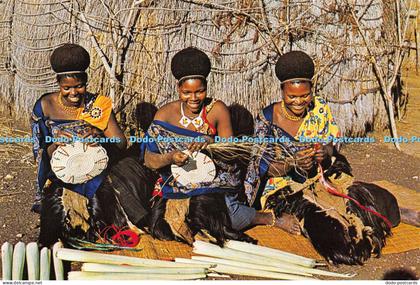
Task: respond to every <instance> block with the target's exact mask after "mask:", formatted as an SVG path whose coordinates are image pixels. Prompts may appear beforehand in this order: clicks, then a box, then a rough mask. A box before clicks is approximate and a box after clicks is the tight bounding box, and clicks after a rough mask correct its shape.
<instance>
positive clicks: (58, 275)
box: [53, 242, 64, 280]
mask: <svg viewBox="0 0 420 285" xmlns="http://www.w3.org/2000/svg"><path fill="white" fill-rule="evenodd" d="M61 248H63V244H62V243H61V242H56V243H55V244H54V246H53V263H54V273H55V280H64V266H63V261H61V259H59V258H58V256H57V253H58V250H60V249H61Z"/></svg>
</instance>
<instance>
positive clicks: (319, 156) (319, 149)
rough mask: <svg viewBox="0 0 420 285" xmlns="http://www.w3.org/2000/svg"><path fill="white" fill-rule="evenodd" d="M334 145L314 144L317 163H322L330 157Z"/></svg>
mask: <svg viewBox="0 0 420 285" xmlns="http://www.w3.org/2000/svg"><path fill="white" fill-rule="evenodd" d="M333 148H334V146H333V145H332V144H327V145H322V144H315V147H314V150H315V156H314V157H315V161H316V162H317V163H322V162H323V161H324V160H326V159H328V158H330V157H331V156H332V153H333Z"/></svg>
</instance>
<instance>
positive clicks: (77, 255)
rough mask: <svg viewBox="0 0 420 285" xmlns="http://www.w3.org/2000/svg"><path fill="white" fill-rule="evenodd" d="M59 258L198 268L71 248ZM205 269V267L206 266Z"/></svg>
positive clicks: (63, 250)
mask: <svg viewBox="0 0 420 285" xmlns="http://www.w3.org/2000/svg"><path fill="white" fill-rule="evenodd" d="M57 256H58V258H59V259H61V260H68V261H79V262H91V263H104V264H116V265H122V264H126V265H133V266H145V267H181V268H182V267H194V268H195V267H196V266H194V265H191V264H182V263H177V262H171V261H165V260H155V259H146V258H139V257H130V256H122V255H115V254H103V253H97V252H88V251H82V250H75V249H69V248H60V249H58V251H57ZM204 267H205V266H204Z"/></svg>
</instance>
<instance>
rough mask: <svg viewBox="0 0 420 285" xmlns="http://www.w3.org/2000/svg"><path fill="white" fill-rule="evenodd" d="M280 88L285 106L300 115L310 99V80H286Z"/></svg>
mask: <svg viewBox="0 0 420 285" xmlns="http://www.w3.org/2000/svg"><path fill="white" fill-rule="evenodd" d="M282 89H283V100H284V104H285V106H286V108H287V109H288V110H289V111H291V112H292V113H293V114H294V115H295V116H298V117H300V116H301V115H302V114H303V113H304V112H305V110H306V109H307V108H308V106H309V104H310V103H311V101H312V91H311V84H310V82H297V83H294V82H286V83H285V84H284V85H283V88H282Z"/></svg>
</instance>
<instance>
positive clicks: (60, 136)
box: [47, 130, 73, 157]
mask: <svg viewBox="0 0 420 285" xmlns="http://www.w3.org/2000/svg"><path fill="white" fill-rule="evenodd" d="M54 137H55V138H54V140H55V142H53V143H52V144H51V145H50V146H48V148H47V153H48V156H49V157H52V154H53V152H54V151H55V150H56V149H57V148H58V147H59V146H65V145H66V144H67V142H71V141H72V140H73V135H72V134H71V133H69V132H66V131H63V130H58V131H57V133H56V134H55V136H54Z"/></svg>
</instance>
